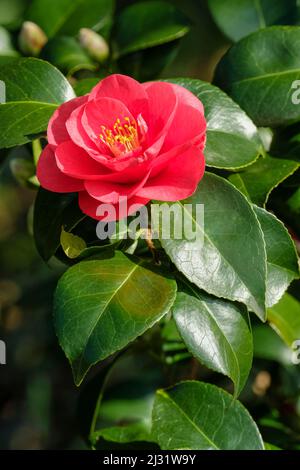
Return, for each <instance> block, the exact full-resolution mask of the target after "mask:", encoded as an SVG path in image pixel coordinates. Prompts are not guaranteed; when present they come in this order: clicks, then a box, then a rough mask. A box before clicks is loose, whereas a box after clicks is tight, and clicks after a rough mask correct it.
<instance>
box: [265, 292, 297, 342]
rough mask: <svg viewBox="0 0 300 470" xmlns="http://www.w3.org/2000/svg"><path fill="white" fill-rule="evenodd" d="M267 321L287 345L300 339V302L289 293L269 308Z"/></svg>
mask: <svg viewBox="0 0 300 470" xmlns="http://www.w3.org/2000/svg"><path fill="white" fill-rule="evenodd" d="M267 313H268V321H269V322H270V324H271V326H273V327H274V329H275V330H276V331H277V333H279V335H280V336H281V337H282V339H283V340H284V341H285V342H286V344H287V345H288V346H292V345H293V342H294V341H299V340H300V302H299V301H298V300H297V299H295V298H294V297H292V296H291V295H290V294H284V296H283V297H282V299H281V300H280V301H279V302H278V303H277V304H276V305H273V307H271V308H269V309H268V311H267Z"/></svg>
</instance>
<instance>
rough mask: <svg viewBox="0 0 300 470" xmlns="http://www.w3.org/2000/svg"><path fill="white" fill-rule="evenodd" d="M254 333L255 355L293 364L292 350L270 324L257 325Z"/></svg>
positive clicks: (284, 364)
mask: <svg viewBox="0 0 300 470" xmlns="http://www.w3.org/2000/svg"><path fill="white" fill-rule="evenodd" d="M252 333H253V346H254V357H257V358H259V359H266V360H268V361H276V362H279V363H280V364H282V365H283V366H289V365H291V350H290V349H289V348H288V347H287V345H286V344H285V343H284V342H283V341H282V339H281V338H280V337H279V336H278V334H276V333H275V331H274V330H273V329H272V328H271V327H270V326H269V325H262V324H260V325H255V326H254V327H253V330H252Z"/></svg>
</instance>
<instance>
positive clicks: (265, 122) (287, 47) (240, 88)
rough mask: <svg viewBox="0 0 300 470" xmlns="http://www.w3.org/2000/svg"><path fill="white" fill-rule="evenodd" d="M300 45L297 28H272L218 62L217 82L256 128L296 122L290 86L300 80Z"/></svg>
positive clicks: (298, 114) (298, 110)
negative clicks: (251, 120)
mask: <svg viewBox="0 0 300 470" xmlns="http://www.w3.org/2000/svg"><path fill="white" fill-rule="evenodd" d="M299 44H300V27H299V26H273V27H270V28H266V29H263V30H261V31H258V32H257V33H253V34H251V35H250V36H247V37H246V38H244V39H242V40H241V41H240V42H238V43H237V44H236V45H234V46H233V47H232V48H231V49H230V50H229V51H228V52H227V54H225V56H224V57H223V59H222V60H221V62H220V64H219V66H218V68H217V73H216V83H217V84H218V85H219V86H221V88H223V89H224V90H225V91H227V92H228V93H229V94H230V96H231V97H232V98H233V99H234V100H235V101H236V102H237V103H238V104H239V105H240V106H241V107H242V108H243V109H244V110H245V111H246V113H247V114H248V115H249V116H250V117H251V118H252V119H253V121H254V122H255V124H256V125H257V126H265V127H277V126H281V125H287V124H290V123H293V122H296V121H299V119H300V106H299V105H296V104H294V103H293V93H295V89H294V88H293V87H292V84H293V82H294V81H295V80H299V79H300V56H299ZM296 91H297V90H296ZM297 93H298V91H297Z"/></svg>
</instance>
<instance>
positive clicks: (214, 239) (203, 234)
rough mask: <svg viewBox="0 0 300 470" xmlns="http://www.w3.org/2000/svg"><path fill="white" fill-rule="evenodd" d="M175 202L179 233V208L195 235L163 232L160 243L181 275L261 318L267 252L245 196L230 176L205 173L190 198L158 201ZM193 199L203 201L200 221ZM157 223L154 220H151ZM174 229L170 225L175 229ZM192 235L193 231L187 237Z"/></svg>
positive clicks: (159, 231) (179, 230) (263, 306)
mask: <svg viewBox="0 0 300 470" xmlns="http://www.w3.org/2000/svg"><path fill="white" fill-rule="evenodd" d="M157 204H158V205H160V208H162V207H167V206H169V207H170V206H173V204H174V208H175V207H178V215H177V214H175V217H174V228H175V230H176V232H177V231H178V232H179V233H182V230H181V227H182V211H183V213H184V217H185V218H186V220H189V218H190V219H193V220H194V225H196V226H195V227H194V231H195V237H194V239H191V240H189V239H187V237H186V236H185V233H183V236H182V237H181V239H177V238H174V237H173V239H172V238H167V237H164V238H162V231H161V227H156V229H157V231H158V233H159V235H160V237H161V244H162V247H163V248H164V249H165V251H166V252H167V254H168V255H169V257H170V258H171V260H172V261H173V263H174V264H175V265H176V267H177V268H178V270H179V271H181V272H182V273H183V274H184V275H185V277H187V279H188V280H189V281H191V282H193V283H194V284H196V285H197V286H198V287H199V288H200V289H203V290H205V291H206V292H208V293H209V294H213V295H215V296H216V297H224V298H226V299H228V300H236V301H239V302H242V303H244V304H245V305H247V307H248V308H249V309H250V310H251V311H254V312H255V313H256V314H257V315H258V316H259V317H260V318H261V319H263V320H264V319H265V289H266V286H265V279H266V253H265V246H264V240H263V234H262V230H261V228H260V225H259V223H258V220H257V218H256V216H255V213H254V211H253V209H252V207H251V206H250V205H249V203H248V201H247V200H246V198H245V197H244V196H243V195H242V194H241V193H240V192H239V191H238V190H237V189H236V188H235V187H234V186H232V185H231V184H230V183H228V181H226V180H225V179H223V178H220V177H219V176H216V175H214V174H212V173H206V174H205V176H204V178H203V179H202V180H201V182H200V184H199V186H198V189H197V190H196V192H195V193H194V194H193V196H191V197H190V198H188V199H185V200H183V201H178V202H176V203H164V204H165V206H162V203H159V202H157ZM197 204H203V205H204V224H202V223H201V220H200V223H197V221H196V219H195V217H194V213H195V210H196V207H197ZM154 223H155V222H154ZM175 230H174V231H175ZM188 238H191V237H188Z"/></svg>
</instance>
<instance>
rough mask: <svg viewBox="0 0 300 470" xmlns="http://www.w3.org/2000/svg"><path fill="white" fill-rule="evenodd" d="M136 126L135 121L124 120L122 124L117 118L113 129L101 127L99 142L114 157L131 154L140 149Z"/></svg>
mask: <svg viewBox="0 0 300 470" xmlns="http://www.w3.org/2000/svg"><path fill="white" fill-rule="evenodd" d="M138 125H139V127H140V123H138V124H137V122H136V120H135V119H132V120H130V118H129V117H125V118H124V122H123V123H121V120H120V119H119V118H118V119H117V120H116V122H115V124H114V126H113V129H107V127H105V126H101V130H102V133H101V134H100V139H101V141H102V142H103V143H104V144H105V145H107V147H109V149H110V150H111V152H112V153H113V155H114V156H115V157H120V156H121V155H124V154H127V153H130V152H133V151H134V150H137V149H138V148H139V147H140V139H139V131H138Z"/></svg>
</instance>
